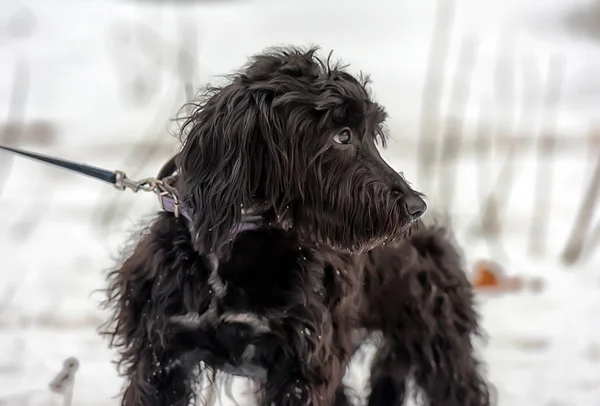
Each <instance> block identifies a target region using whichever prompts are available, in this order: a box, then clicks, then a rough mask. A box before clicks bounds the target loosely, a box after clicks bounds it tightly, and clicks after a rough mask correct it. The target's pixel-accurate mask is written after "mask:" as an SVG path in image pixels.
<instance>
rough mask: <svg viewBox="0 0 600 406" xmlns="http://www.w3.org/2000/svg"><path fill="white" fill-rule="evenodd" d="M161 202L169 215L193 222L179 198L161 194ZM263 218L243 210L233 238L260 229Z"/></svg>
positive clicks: (233, 230) (253, 212)
mask: <svg viewBox="0 0 600 406" xmlns="http://www.w3.org/2000/svg"><path fill="white" fill-rule="evenodd" d="M159 202H160V205H161V207H162V209H163V210H164V211H166V212H168V213H173V214H174V215H175V216H176V217H179V216H180V215H181V216H182V217H184V218H185V219H186V220H187V221H188V222H191V221H192V216H191V214H190V212H189V210H186V209H185V208H182V207H181V206H180V204H179V202H178V200H177V198H176V197H175V196H174V195H172V194H160V195H159ZM261 222H262V216H261V215H259V214H257V212H255V211H248V210H242V220H241V221H240V222H239V223H238V224H237V225H235V226H234V227H233V228H232V229H231V234H232V236H235V235H237V234H241V233H243V232H245V231H252V230H256V229H258V228H260V226H261Z"/></svg>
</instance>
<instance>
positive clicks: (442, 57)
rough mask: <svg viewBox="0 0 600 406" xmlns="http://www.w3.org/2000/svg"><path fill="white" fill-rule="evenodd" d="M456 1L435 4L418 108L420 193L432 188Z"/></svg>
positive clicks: (443, 1)
mask: <svg viewBox="0 0 600 406" xmlns="http://www.w3.org/2000/svg"><path fill="white" fill-rule="evenodd" d="M454 12H455V0H438V2H437V12H436V18H435V21H434V31H433V35H432V38H431V45H430V48H429V57H428V62H427V73H426V78H425V85H424V88H423V97H422V105H421V124H420V134H419V143H418V146H417V156H418V160H417V165H418V166H417V180H418V182H419V184H420V186H419V187H420V188H421V190H425V191H427V190H429V188H430V187H431V184H430V182H431V173H432V171H433V166H434V162H435V159H436V155H437V154H436V151H435V149H436V148H437V137H438V132H439V128H438V127H439V120H440V103H441V95H442V90H443V87H444V68H445V66H446V57H447V55H448V48H449V44H450V39H451V30H452V25H453V20H454Z"/></svg>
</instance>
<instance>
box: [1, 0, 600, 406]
mask: <svg viewBox="0 0 600 406" xmlns="http://www.w3.org/2000/svg"><path fill="white" fill-rule="evenodd" d="M164 3H167V2H160V1H146V2H143V1H138V2H135V1H125V0H121V1H117V0H114V1H108V0H106V1H97V2H84V1H76V0H71V1H54V2H48V1H45V0H37V1H33V0H32V1H17V0H0V61H1V63H0V125H4V123H5V122H7V121H11V122H12V121H15V120H17V121H18V120H21V119H22V120H24V121H25V123H38V124H39V126H38V130H39V129H40V128H42V129H45V131H41V132H40V131H37V132H35V131H33V130H31V131H24V132H22V133H17V135H16V136H15V135H14V134H13V133H10V132H9V133H6V132H5V133H4V134H2V133H0V137H2V138H0V140H1V142H2V143H7V144H8V143H10V145H12V146H20V147H23V148H29V149H33V150H36V151H39V152H42V153H49V154H55V155H59V156H62V157H65V158H70V159H74V160H80V161H85V162H88V163H91V164H94V165H98V166H104V167H107V168H121V169H125V170H126V171H127V172H128V174H129V175H131V176H132V177H143V176H148V175H153V174H154V173H155V172H156V170H157V169H158V167H159V166H160V164H161V163H162V162H163V161H164V160H165V159H167V158H168V157H169V156H170V154H171V153H172V152H173V151H174V150H175V149H176V148H177V146H176V143H175V140H174V139H173V138H172V137H170V136H169V135H168V133H169V131H170V132H171V133H172V132H173V131H174V127H173V125H172V124H169V122H168V120H169V119H170V118H172V117H173V116H174V114H175V111H176V109H177V108H178V107H179V106H181V104H182V103H183V101H184V100H185V94H186V93H185V91H186V90H185V88H184V86H183V84H182V83H181V81H180V80H179V79H178V78H179V77H184V78H185V79H186V80H188V81H192V82H193V83H195V84H200V83H204V82H205V81H206V80H208V79H209V78H210V77H212V76H213V75H219V74H223V73H227V72H229V71H231V70H232V69H235V68H237V67H238V66H239V65H240V64H241V63H243V62H244V60H245V58H246V57H247V56H248V55H250V54H252V53H255V52H258V51H260V50H261V49H262V48H263V47H266V46H270V45H277V44H288V43H296V44H301V45H308V44H320V45H321V46H322V47H323V49H324V50H325V52H327V51H328V50H329V49H332V48H333V49H335V54H334V56H338V57H341V58H343V59H344V61H346V62H350V63H352V64H353V66H354V67H357V68H360V69H362V70H363V71H366V72H370V73H371V75H372V78H373V89H374V94H375V97H376V98H377V99H378V100H380V101H381V102H382V103H383V104H385V105H386V106H387V107H388V110H389V112H390V116H391V119H390V122H389V127H390V130H391V132H392V133H393V134H394V137H395V138H396V141H394V142H392V143H391V145H390V148H389V150H388V151H386V152H385V156H386V157H387V158H388V159H389V160H390V162H391V163H392V164H393V165H394V166H395V167H397V168H398V170H402V171H404V173H405V175H406V177H407V178H408V179H415V178H416V169H415V168H416V166H415V159H414V156H415V151H416V150H415V143H416V138H417V134H418V120H419V117H420V116H419V113H420V110H421V90H422V87H423V83H424V80H425V72H426V66H427V63H426V61H427V55H428V52H429V49H430V37H431V32H432V28H433V23H434V17H435V4H436V3H435V2H434V1H431V0H419V1H399V0H383V1H379V2H377V3H375V2H373V3H372V4H371V3H369V2H361V1H358V0H352V1H348V0H345V1H344V0H329V1H317V0H305V1H296V0H288V1H285V2H282V1H276V0H245V1H244V0H239V1H227V2H222V4H220V5H219V4H217V3H218V2H205V3H204V4H203V5H201V6H195V7H192V6H173V5H168V6H165V5H164ZM180 3H181V4H185V3H191V2H180ZM375 4H376V5H375ZM456 5H457V8H456V10H455V25H454V28H453V30H452V32H451V35H452V39H453V40H452V44H451V47H450V51H449V54H448V59H447V62H446V63H445V64H444V65H443V69H441V71H442V72H443V73H444V76H445V77H446V78H448V80H446V83H445V85H444V94H443V99H442V112H443V113H444V114H445V115H446V114H453V113H454V111H453V110H452V109H451V108H448V107H447V106H448V105H449V100H448V97H449V96H448V95H449V94H450V93H451V92H450V90H451V89H450V87H451V85H450V80H449V78H452V77H454V76H455V70H456V68H455V67H456V61H457V59H458V55H459V53H460V52H461V44H463V40H469V39H471V40H474V41H476V48H477V58H476V59H477V62H476V65H475V68H474V71H473V82H472V83H471V92H470V99H469V103H468V107H467V112H466V114H467V117H468V120H467V122H466V124H465V129H466V130H465V132H466V133H467V136H469V137H473V136H474V133H475V129H476V126H477V116H478V115H479V113H480V107H481V106H484V107H485V106H488V107H489V106H490V105H492V106H493V109H491V110H490V109H487V110H484V111H483V113H482V114H483V115H484V117H486V118H487V119H488V120H489V122H491V121H492V120H494V119H495V118H496V117H497V116H500V117H503V118H505V119H506V120H508V121H511V120H517V118H518V117H517V116H518V113H519V111H520V110H519V109H521V107H522V108H523V111H526V112H527V114H531V116H532V117H533V118H532V122H531V123H529V124H530V125H531V127H528V130H529V132H528V133H526V134H519V135H523V136H533V135H535V134H536V132H535V130H536V129H537V128H538V127H539V126H540V122H541V121H542V119H543V118H544V117H543V115H542V113H541V112H540V110H539V108H538V107H539V100H538V98H536V97H537V96H536V94H535V93H531V89H534V90H535V89H536V88H539V87H540V86H542V85H543V80H544V78H545V76H546V70H547V65H548V61H550V60H551V58H552V57H556V56H558V57H559V58H562V61H564V62H565V66H566V69H565V76H564V80H565V86H564V88H563V97H562V101H561V104H560V106H559V109H558V110H557V113H556V114H554V115H553V117H552V118H554V119H555V120H556V122H557V124H556V125H557V127H558V129H559V133H560V134H561V135H562V136H564V137H566V139H568V140H572V142H571V141H569V143H568V145H567V147H566V148H564V149H561V154H560V155H559V156H558V157H557V158H556V160H555V166H554V171H555V173H556V176H555V177H554V179H553V189H552V190H553V195H552V197H551V199H550V201H549V202H548V204H550V205H551V213H550V214H551V215H550V217H549V219H550V220H548V222H549V224H548V234H547V236H548V237H547V239H546V244H547V247H548V248H547V250H546V253H545V255H543V256H541V257H539V258H531V257H530V256H528V255H527V250H526V246H527V230H528V224H529V219H530V218H531V214H530V212H531V196H532V192H531V190H532V189H533V187H534V169H535V164H534V163H533V161H532V159H531V157H530V156H531V152H530V151H526V152H524V153H522V155H521V157H520V160H519V161H518V162H517V163H516V165H517V168H516V170H517V171H518V175H519V176H518V178H517V180H516V183H515V185H514V187H513V188H512V192H511V196H510V199H509V200H508V201H507V203H506V207H505V212H506V213H507V216H508V218H509V219H511V220H512V221H511V222H510V223H509V224H508V225H507V228H506V230H505V234H504V235H503V239H502V249H500V252H502V251H503V252H505V253H507V254H505V255H502V258H501V261H502V263H503V265H504V266H506V267H507V269H508V271H509V272H510V273H514V274H522V275H528V276H540V277H542V278H543V280H544V283H545V289H544V290H543V292H542V293H540V294H533V293H519V294H514V295H503V296H495V297H481V313H482V316H483V324H484V327H485V329H486V331H487V333H488V335H489V337H490V340H489V342H488V344H487V345H485V346H483V347H482V356H483V358H484V360H485V361H486V363H487V365H488V369H489V379H490V380H491V381H492V382H493V383H494V385H495V387H496V389H497V392H498V398H499V405H502V406H505V405H517V406H534V405H535V406H537V405H545V406H559V405H560V406H567V405H568V406H589V405H599V404H600V328H599V327H598V326H599V325H600V323H598V320H597V314H598V313H599V312H600V273H599V272H598V265H599V264H600V258H599V256H598V255H595V256H590V257H588V258H587V260H586V261H584V262H582V263H581V264H580V265H578V266H576V267H569V268H566V267H564V266H562V265H561V264H560V261H559V254H560V251H561V250H562V247H563V245H564V242H565V240H566V238H567V235H568V233H569V232H570V227H571V224H572V221H573V216H574V213H575V212H576V211H577V209H578V207H579V204H580V197H581V196H582V194H583V191H584V188H585V187H586V185H587V182H588V181H589V176H590V171H591V168H592V167H593V163H594V159H595V157H596V156H597V151H596V150H594V149H593V148H590V147H589V145H588V144H586V143H585V142H583V141H582V142H580V143H578V141H577V140H583V139H584V137H585V136H586V132H587V130H588V128H589V126H590V125H591V124H592V123H594V121H595V120H596V119H597V118H598V111H599V110H598V107H600V81H599V80H598V75H597V72H598V69H599V68H600V48H599V47H598V45H597V44H596V42H594V41H595V37H594V36H595V31H594V30H593V29H588V28H586V27H588V26H587V25H585V24H584V23H586V21H588V19H586V18H583V19H582V18H581V17H577V16H581V15H583V16H584V17H585V16H593V15H595V14H593V13H592V12H590V11H588V9H587V8H586V7H588V5H587V3H586V2H585V1H582V0H571V1H567V0H557V1H554V2H549V1H547V0H503V1H477V0H457V1H456ZM573 16H575V17H573ZM574 25H575V26H576V28H577V29H576V30H575V29H568V28H569V27H573V26H574ZM182 37H186V38H188V39H189V38H197V41H195V42H194V41H192V40H188V41H187V42H186V43H184V44H182V46H183V47H184V48H185V49H187V50H188V51H189V53H188V54H186V53H182V54H179V55H178V54H177V48H176V46H179V45H178V44H180V43H181V38H182ZM196 51H197V52H196ZM178 57H179V59H178ZM499 58H507V59H505V62H506V61H509V60H510V58H513V61H514V62H515V63H516V65H515V68H514V69H515V77H516V81H515V86H516V89H517V90H516V91H517V92H518V95H512V96H511V95H510V94H508V95H507V96H506V92H504V93H503V91H506V89H507V88H510V86H509V85H508V84H507V83H506V82H505V81H503V80H497V79H494V75H495V69H496V64H497V61H498V59H499ZM178 60H179V61H183V63H181V62H180V64H179V65H178V64H177V61H178ZM194 63H197V66H193V64H194ZM524 75H528V76H524ZM462 80H464V78H462ZM15 82H17V83H24V84H25V85H24V86H25V87H27V88H28V91H27V92H26V100H25V101H24V102H23V103H20V102H19V101H17V102H12V103H11V92H12V88H13V84H14V83H15ZM528 86H529V87H528ZM536 86H537V87H536ZM528 89H529V91H530V92H529V93H528ZM509 93H510V92H509ZM503 94H504V95H505V96H506V98H504V99H503V98H502V97H503V96H502V95H503ZM521 94H522V96H521ZM17 99H18V97H17ZM512 100H516V102H514V103H513V101H512ZM19 105H22V106H24V107H23V108H19ZM15 106H16V107H15ZM44 123H50V125H49V126H45V127H44V126H43V124H44ZM28 128H29V127H28ZM40 133H41V134H42V135H40ZM506 133H507V135H506V136H507V137H509V136H510V135H511V134H510V132H509V131H506ZM500 166H501V159H492V160H491V161H490V170H491V173H493V174H494V176H496V175H495V174H496V173H497V171H498V168H499V167H500ZM458 170H459V174H460V179H461V182H460V184H459V185H458V189H457V192H456V196H457V198H456V199H457V200H456V201H455V203H454V205H453V207H452V211H451V212H452V215H453V224H454V227H455V229H456V231H457V233H458V237H459V240H460V241H461V243H462V244H463V246H464V247H465V250H466V252H465V254H466V257H467V260H468V261H469V263H472V262H473V261H475V260H476V259H478V258H482V257H486V256H487V255H495V254H494V253H497V252H498V250H499V248H498V247H496V248H495V249H494V250H490V249H489V247H488V246H487V245H486V244H484V243H483V242H482V241H481V240H479V239H477V238H475V237H474V236H473V234H472V233H471V231H470V230H471V228H470V226H471V225H472V222H473V221H474V220H475V219H476V218H477V213H475V209H477V207H475V206H474V203H473V202H474V201H476V200H477V194H476V191H475V190H474V183H475V175H476V174H475V172H476V168H475V167H474V166H473V162H472V159H469V157H468V156H466V157H465V158H464V159H463V160H462V161H461V162H460V164H459V165H458ZM0 172H1V173H2V176H5V175H4V174H6V175H9V176H8V179H7V180H6V182H5V183H3V182H2V181H0V348H2V351H1V352H0V405H2V406H4V405H11V406H12V405H29V406H33V405H36V406H37V405H43V406H49V405H58V404H60V399H59V398H58V397H56V396H55V395H53V394H51V393H50V392H49V391H48V390H47V385H48V382H49V380H50V379H51V378H52V377H53V375H54V374H55V373H56V372H57V371H58V370H59V369H60V367H61V364H62V361H63V360H64V359H65V358H67V357H69V356H76V357H78V358H79V360H80V362H81V369H80V371H79V373H78V375H77V384H76V390H75V397H74V403H73V404H74V405H77V406H78V405H86V406H108V405H115V404H117V401H116V400H115V396H116V395H117V394H118V392H119V389H120V385H121V380H120V379H119V378H118V377H117V376H116V374H115V370H114V367H113V365H112V364H111V363H110V361H111V359H112V357H113V354H111V352H109V351H108V350H107V349H106V343H105V342H104V341H103V340H102V339H101V338H100V337H99V336H98V335H97V334H96V329H97V327H98V326H99V325H100V323H101V322H102V321H103V318H104V317H105V315H104V314H103V313H102V312H101V311H100V310H98V307H97V305H98V302H99V300H101V299H102V297H101V295H99V294H97V293H94V290H95V289H100V288H102V286H103V283H104V280H103V271H104V270H106V269H107V268H109V267H110V266H111V265H112V263H113V260H114V259H115V257H117V255H118V249H119V246H120V244H121V243H122V242H123V241H124V240H125V239H126V237H127V236H128V233H129V232H131V231H134V230H135V229H136V227H137V226H138V225H139V224H142V223H143V222H144V220H145V219H147V218H148V216H149V215H151V214H152V212H153V211H154V210H156V208H157V206H156V202H155V198H154V196H147V195H133V194H121V193H120V192H117V191H115V190H113V189H111V188H110V187H107V186H104V185H101V184H98V183H96V182H94V181H91V180H88V179H85V178H80V177H76V176H73V175H70V174H68V173H66V172H62V171H58V170H53V169H49V168H48V167H46V166H42V165H39V164H35V163H31V162H29V161H26V160H21V159H13V158H12V157H9V156H8V155H4V154H2V155H0ZM414 183H415V186H416V187H417V188H419V189H421V190H423V191H424V192H425V193H427V194H428V195H432V196H434V195H435V193H434V192H435V190H434V188H433V186H432V185H429V184H423V185H420V184H419V183H418V182H416V181H415V182H414ZM488 183H489V186H490V187H491V186H492V185H493V182H492V179H490V182H488ZM2 188H4V189H2ZM431 206H432V207H434V208H435V207H436V204H435V201H433V202H432V204H431ZM598 214H600V213H598ZM598 217H599V216H598V215H596V220H598ZM495 258H496V257H495ZM365 372H366V370H365V369H364V368H361V366H360V365H358V366H357V368H355V369H354V370H353V374H354V375H355V376H356V377H357V379H358V380H360V379H362V378H364V375H365Z"/></svg>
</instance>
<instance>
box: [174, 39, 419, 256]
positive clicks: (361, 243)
mask: <svg viewBox="0 0 600 406" xmlns="http://www.w3.org/2000/svg"><path fill="white" fill-rule="evenodd" d="M315 53H316V49H310V50H307V51H303V50H299V49H296V48H291V49H290V48H286V49H277V50H274V51H270V52H267V53H264V54H260V55H257V56H255V57H253V58H252V60H251V62H250V63H249V64H248V65H247V66H246V67H245V68H244V69H243V70H242V71H241V72H240V73H237V74H235V75H233V76H232V77H231V80H230V82H229V84H227V85H226V86H224V87H220V88H211V89H209V90H208V92H207V94H206V95H205V97H204V98H203V100H202V102H201V104H198V105H197V106H196V108H195V110H194V112H193V113H192V114H191V116H190V117H189V118H188V119H187V121H186V123H185V125H184V127H183V131H182V134H183V135H184V137H185V139H184V145H183V149H182V151H181V153H180V154H179V158H178V166H179V168H180V178H179V183H178V189H179V191H180V193H181V195H182V198H183V202H184V204H186V205H187V206H189V208H190V209H191V210H192V211H193V216H194V224H193V226H194V232H195V233H197V236H196V237H198V243H199V244H200V247H199V248H200V249H202V250H204V251H205V252H206V251H212V250H214V249H218V248H219V247H222V246H223V245H226V244H227V243H228V242H229V240H230V234H229V233H230V230H231V229H232V227H234V226H235V225H236V223H237V222H239V221H240V218H241V209H242V208H243V207H251V206H254V207H257V206H258V207H260V208H261V210H263V211H264V212H269V213H271V214H272V215H273V216H272V220H273V221H274V222H275V223H276V224H277V225H278V226H281V227H283V228H290V227H293V229H294V230H295V232H297V233H298V234H299V235H300V236H301V237H302V238H304V239H309V240H311V241H313V242H316V243H322V244H326V245H328V246H331V247H333V248H335V249H342V250H352V251H356V250H364V249H366V248H369V247H372V246H374V245H377V244H380V243H383V242H385V241H386V240H388V239H392V238H394V237H397V236H400V235H403V233H404V232H405V231H406V228H407V227H408V225H409V224H410V223H411V222H413V221H414V220H416V219H418V218H419V217H420V216H421V215H422V214H423V213H424V212H425V210H426V204H425V202H424V201H423V200H422V199H421V196H420V194H419V193H417V192H415V191H413V190H412V189H411V187H410V186H409V185H408V184H407V182H406V181H405V180H404V179H403V177H402V176H401V175H400V174H398V173H397V172H396V171H395V170H394V169H392V168H391V167H390V166H389V165H388V164H387V163H386V162H385V161H384V160H383V158H382V157H381V155H380V154H379V151H378V149H377V146H378V144H380V145H382V146H385V141H386V135H385V131H384V120H385V118H386V113H385V111H384V109H383V108H382V107H381V106H379V105H378V104H377V103H375V102H374V101H372V100H371V98H370V95H369V93H368V91H367V88H366V85H367V80H363V79H360V80H359V79H356V78H355V77H353V76H352V75H350V74H349V73H347V72H345V71H344V70H343V69H342V68H341V67H339V66H331V65H330V64H329V61H322V60H320V59H318V58H317V57H316V55H315Z"/></svg>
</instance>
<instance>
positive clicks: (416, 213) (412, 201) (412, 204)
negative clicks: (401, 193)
mask: <svg viewBox="0 0 600 406" xmlns="http://www.w3.org/2000/svg"><path fill="white" fill-rule="evenodd" d="M404 205H405V206H406V211H407V212H408V214H410V215H411V216H412V218H413V220H417V219H418V218H420V217H421V216H422V215H423V214H425V211H426V210H427V203H425V201H424V200H423V199H421V198H420V197H419V196H418V195H416V194H413V193H411V194H409V195H408V196H406V197H405V198H404Z"/></svg>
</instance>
